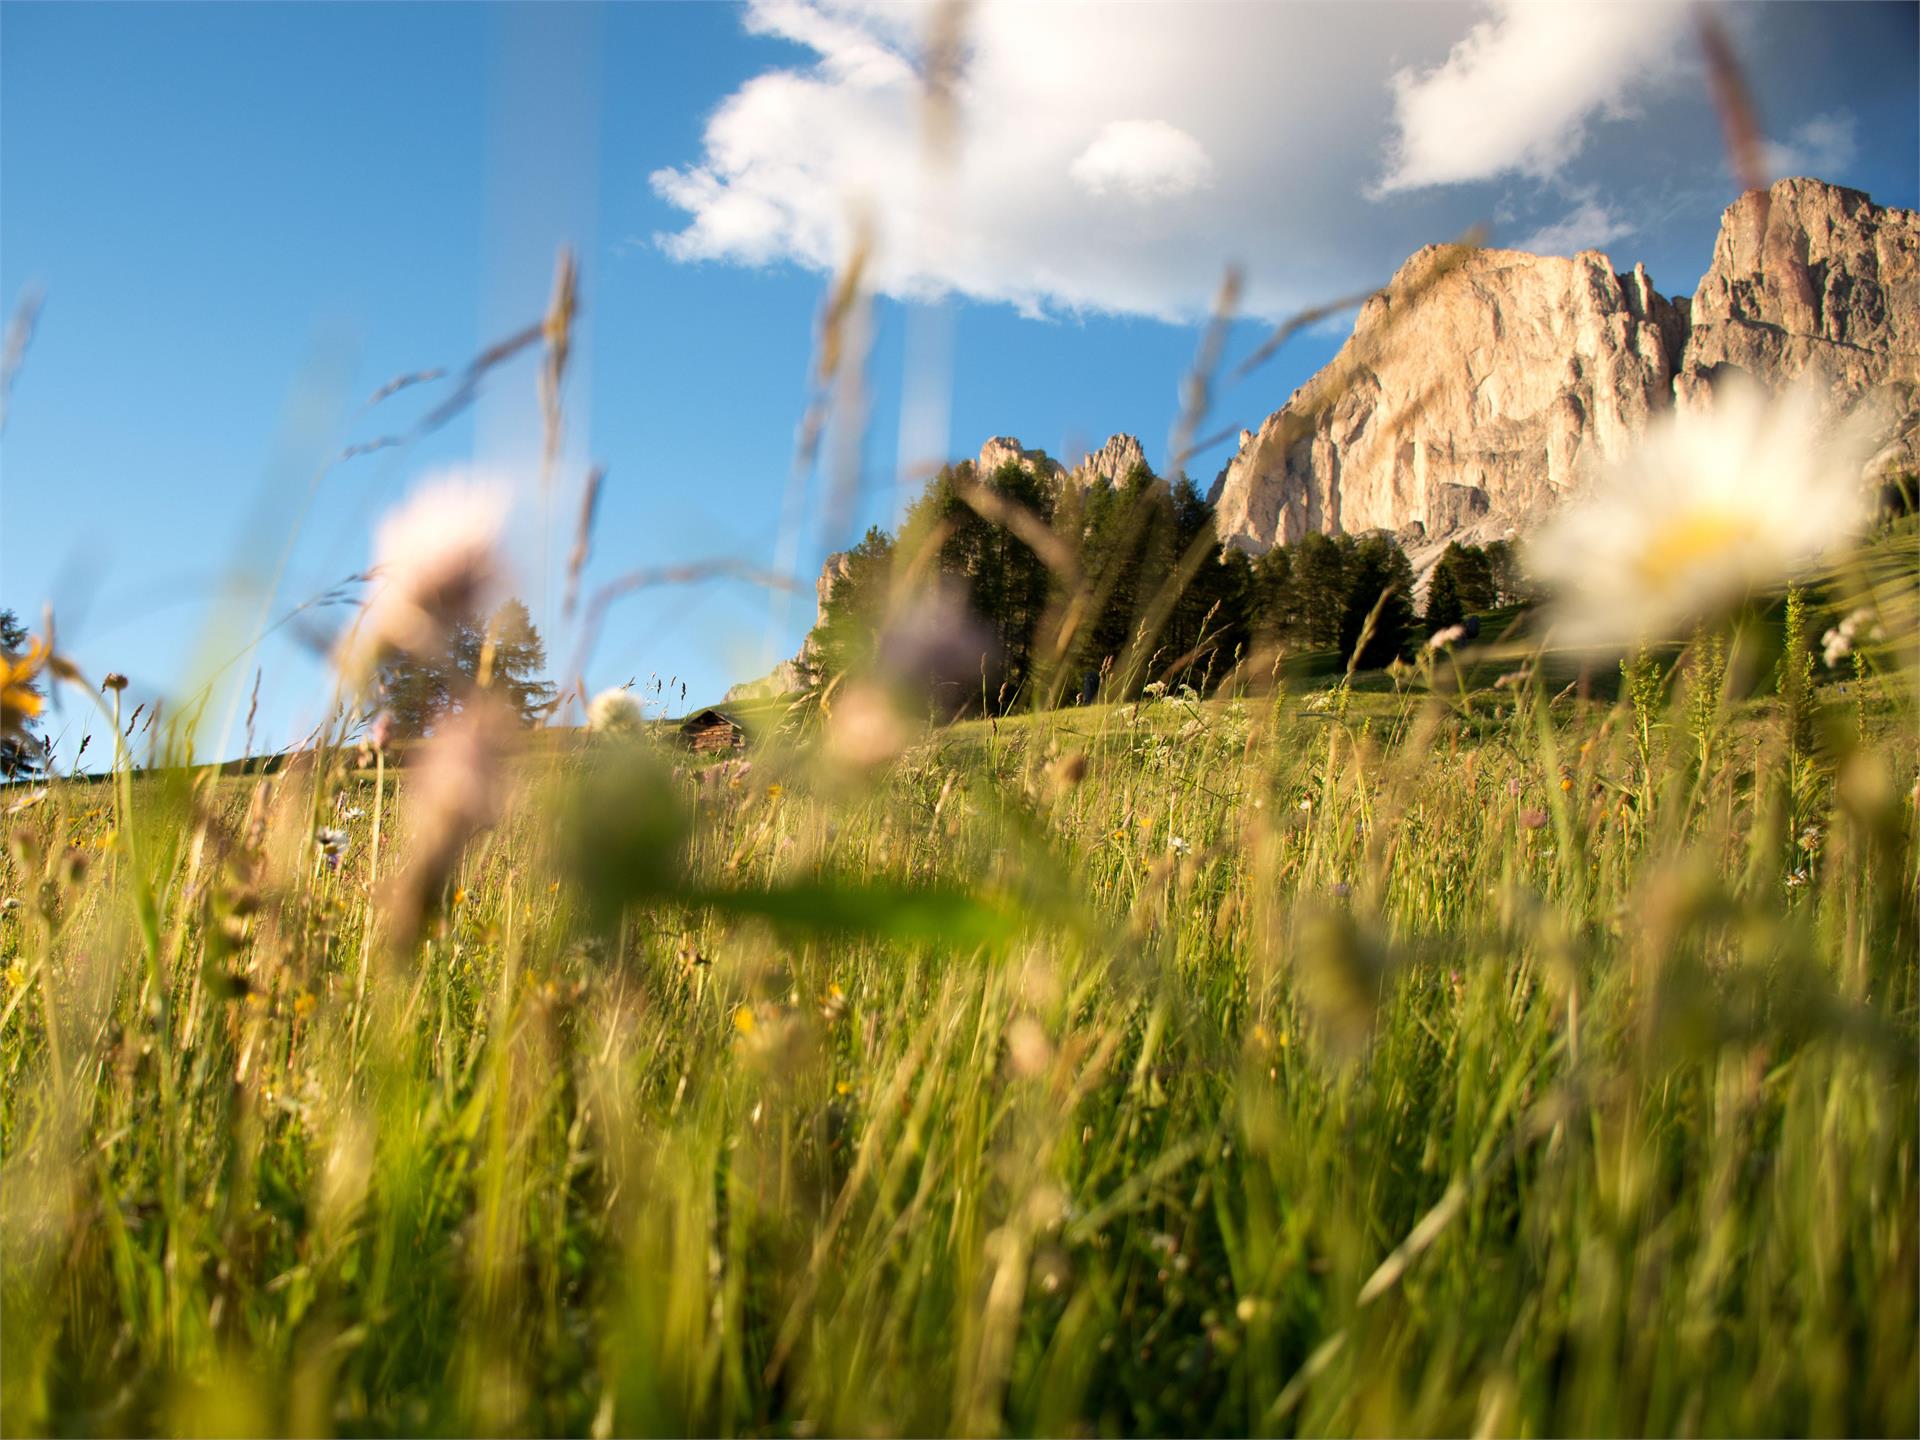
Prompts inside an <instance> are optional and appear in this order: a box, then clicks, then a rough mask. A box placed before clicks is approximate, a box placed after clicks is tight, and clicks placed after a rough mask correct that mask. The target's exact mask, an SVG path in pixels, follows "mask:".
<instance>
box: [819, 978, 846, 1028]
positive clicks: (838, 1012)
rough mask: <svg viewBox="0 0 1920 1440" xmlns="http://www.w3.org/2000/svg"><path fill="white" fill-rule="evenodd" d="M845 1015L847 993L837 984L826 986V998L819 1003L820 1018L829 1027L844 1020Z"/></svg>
mask: <svg viewBox="0 0 1920 1440" xmlns="http://www.w3.org/2000/svg"><path fill="white" fill-rule="evenodd" d="M846 1013H847V992H846V991H844V990H842V989H841V988H840V987H839V985H838V984H833V985H829V986H827V994H826V998H825V999H823V1000H822V1001H821V1002H820V1018H821V1019H822V1020H825V1021H826V1022H827V1023H828V1024H829V1025H831V1024H833V1023H834V1022H835V1021H837V1020H840V1019H843V1018H845V1016H846Z"/></svg>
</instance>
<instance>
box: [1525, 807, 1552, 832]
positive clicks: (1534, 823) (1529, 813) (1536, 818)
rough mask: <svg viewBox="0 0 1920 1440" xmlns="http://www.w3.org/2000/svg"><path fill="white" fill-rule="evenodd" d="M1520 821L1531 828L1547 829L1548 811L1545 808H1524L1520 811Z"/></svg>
mask: <svg viewBox="0 0 1920 1440" xmlns="http://www.w3.org/2000/svg"><path fill="white" fill-rule="evenodd" d="M1520 823H1521V824H1522V825H1524V826H1526V828H1527V829H1529V830H1542V829H1545V828H1546V824H1547V812H1546V811H1544V810H1522V811H1521V812H1520Z"/></svg>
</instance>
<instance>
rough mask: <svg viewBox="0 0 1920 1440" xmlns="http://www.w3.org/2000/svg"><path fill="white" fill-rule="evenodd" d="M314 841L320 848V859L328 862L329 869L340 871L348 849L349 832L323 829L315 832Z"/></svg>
mask: <svg viewBox="0 0 1920 1440" xmlns="http://www.w3.org/2000/svg"><path fill="white" fill-rule="evenodd" d="M313 840H314V843H315V844H316V845H318V846H319V847H320V858H321V859H322V860H323V861H325V862H326V867H327V869H329V870H338V869H339V868H340V860H341V857H342V856H343V855H344V854H345V853H346V849H347V832H346V831H344V830H333V829H328V828H325V827H323V828H321V829H319V830H316V831H314V833H313Z"/></svg>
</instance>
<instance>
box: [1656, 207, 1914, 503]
mask: <svg viewBox="0 0 1920 1440" xmlns="http://www.w3.org/2000/svg"><path fill="white" fill-rule="evenodd" d="M1728 366H1736V367H1738V368H1739V369H1741V370H1745V371H1747V372H1749V373H1750V374H1752V375H1755V376H1758V377H1759V378H1761V379H1762V380H1764V381H1766V382H1767V383H1769V384H1776V385H1777V384H1786V383H1790V382H1793V381H1796V380H1799V379H1801V378H1802V377H1803V376H1808V377H1810V378H1811V379H1813V380H1814V381H1815V382H1816V383H1817V384H1818V385H1819V387H1820V389H1821V390H1822V391H1823V393H1824V394H1825V395H1826V397H1827V402H1828V406H1829V410H1830V413H1831V414H1832V415H1833V416H1835V417H1836V418H1837V417H1839V416H1841V415H1845V414H1850V413H1852V412H1853V411H1855V410H1856V409H1858V408H1860V407H1862V406H1868V407H1871V408H1872V409H1873V410H1874V411H1875V412H1877V413H1876V418H1877V420H1878V422H1879V424H1880V425H1881V427H1882V431H1881V433H1882V434H1883V437H1884V438H1885V440H1886V442H1887V443H1886V446H1885V448H1884V449H1882V451H1881V452H1880V453H1879V454H1878V455H1877V456H1875V457H1874V460H1873V461H1872V462H1871V463H1870V464H1869V467H1868V469H1869V472H1870V473H1874V472H1882V473H1901V472H1911V471H1913V470H1915V469H1916V468H1920V424H1917V422H1920V214H1916V213H1915V212H1914V211H1912V210H1895V209H1888V208H1885V207H1883V206H1879V205H1875V204H1874V203H1873V201H1872V200H1871V199H1870V198H1869V197H1868V196H1866V195H1864V194H1862V193H1861V192H1860V191H1858V190H1846V189H1842V188H1841V187H1839V186H1837V185H1826V184H1822V183H1821V182H1820V181H1818V180H1782V181H1780V182H1779V183H1778V184H1776V185H1775V186H1774V187H1773V188H1772V189H1771V190H1754V191H1750V192H1749V193H1747V194H1745V195H1742V196H1741V197H1740V198H1739V199H1738V200H1736V201H1735V202H1734V203H1733V204H1732V205H1731V206H1729V207H1728V209H1727V212H1726V214H1725V216H1723V217H1722V219H1721V222H1720V236H1719V239H1717V240H1716V241H1715V242H1714V247H1713V263H1712V265H1711V266H1710V267H1709V268H1708V270H1707V273H1706V274H1705V275H1704V276H1702V277H1701V279H1700V288H1699V289H1698V290H1696V291H1695V292H1694V296H1693V336H1692V339H1690V340H1689V341H1688V343H1687V349H1686V355H1685V357H1684V360H1683V363H1682V366H1681V373H1680V375H1679V377H1678V379H1677V381H1676V385H1675V388H1676V390H1677V392H1678V394H1679V398H1680V403H1681V404H1682V405H1695V404H1701V403H1704V401H1705V399H1706V397H1707V396H1708V395H1709V394H1710V393H1711V388H1712V382H1713V378H1714V377H1715V376H1716V375H1718V374H1720V373H1722V370H1723V367H1728Z"/></svg>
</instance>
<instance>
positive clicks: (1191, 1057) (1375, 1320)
mask: <svg viewBox="0 0 1920 1440" xmlns="http://www.w3.org/2000/svg"><path fill="white" fill-rule="evenodd" d="M1442 668H1444V667H1439V668H1436V670H1435V673H1434V675H1433V677H1432V679H1433V682H1434V687H1435V688H1434V689H1431V690H1430V689H1428V688H1426V687H1425V686H1424V685H1422V686H1415V685H1413V684H1411V683H1410V684H1409V685H1408V686H1406V687H1405V688H1403V689H1399V690H1396V689H1395V688H1394V687H1393V686H1392V685H1391V684H1385V683H1384V682H1383V688H1381V689H1378V690H1376V691H1373V692H1371V693H1364V694H1357V693H1354V692H1353V691H1350V690H1345V689H1342V688H1338V687H1335V688H1332V689H1320V690H1306V689H1302V688H1298V687H1296V688H1293V689H1287V688H1284V687H1283V688H1282V689H1281V690H1279V691H1278V692H1277V693H1274V694H1271V695H1263V696H1254V695H1245V696H1241V697H1240V698H1226V699H1222V700H1218V701H1212V702H1207V703H1199V702H1196V701H1194V700H1192V699H1183V698H1182V697H1180V696H1179V695H1177V694H1176V695H1171V696H1160V697H1156V698H1152V699H1149V700H1146V701H1144V702H1142V703H1141V704H1138V705H1124V706H1113V707H1096V708H1089V709H1080V710H1068V711H1062V712H1057V713H1054V714H1049V715H1042V716H1037V717H1028V718H1022V719H1002V720H998V721H979V722H973V723H970V724H967V725H964V726H959V727H953V728H950V729H945V730H937V731H930V732H928V733H927V734H926V735H925V736H923V737H921V738H920V739H919V740H918V741H917V742H916V743H914V744H913V745H911V746H910V747H909V748H908V749H906V750H905V751H904V753H902V754H900V755H899V756H898V757H897V758H895V759H893V760H891V761H889V762H885V763H880V764H873V765H871V766H870V767H869V768H861V767H858V766H855V765H854V764H852V763H851V762H843V763H839V764H835V763H832V762H830V761H829V760H826V759H822V758H820V752H819V750H818V747H817V746H816V745H815V740H814V734H813V728H812V727H813V725H814V723H815V722H814V720H813V719H812V718H811V712H809V711H808V710H807V709H806V708H805V707H801V708H800V709H798V710H796V711H795V712H794V714H793V715H792V716H791V717H790V718H789V721H788V724H787V728H786V729H785V730H784V731H782V730H781V729H779V728H777V727H773V728H769V729H768V730H767V731H766V732H764V733H763V736H762V738H761V739H760V740H759V742H758V743H757V744H756V745H755V746H754V747H753V748H752V749H751V750H750V751H749V754H748V759H749V761H750V763H749V764H747V765H744V766H743V765H742V764H740V763H738V762H722V763H721V764H720V765H719V766H717V767H715V768H712V769H710V770H707V771H705V772H703V773H702V772H696V771H694V770H693V769H692V768H691V764H690V762H689V761H688V760H687V759H686V758H685V757H684V756H683V755H681V754H679V753H678V752H676V751H675V750H674V749H672V748H671V743H670V739H669V736H668V733H667V732H662V731H650V732H647V733H646V734H645V735H643V736H641V737H640V738H630V739H626V740H614V741H592V742H589V741H587V740H586V739H584V738H576V739H575V740H574V741H573V742H572V743H571V744H570V745H569V746H566V747H561V748H560V749H559V750H557V751H554V750H551V749H549V750H547V751H545V752H543V753H540V754H537V755H534V756H531V757H528V758H525V759H523V760H522V761H520V762H519V763H518V764H517V765H516V766H515V767H513V768H512V769H511V771H510V773H509V774H508V775H506V776H505V777H504V778H502V777H494V778H493V779H491V780H485V781H484V783H487V784H495V783H497V784H499V785H501V786H503V787H504V793H503V795H502V797H501V805H502V810H501V816H502V818H501V819H500V822H499V823H498V824H497V825H496V826H494V827H493V828H491V829H490V830H487V831H485V832H484V833H483V834H482V835H481V837H480V838H479V839H478V840H477V841H476V842H475V843H474V844H472V845H471V846H470V847H468V848H467V850H466V851H465V853H464V856H463V858H461V859H460V861H459V863H458V867H457V870H456V871H455V872H454V873H452V874H451V875H450V877H449V878H448V879H447V881H446V883H445V886H444V888H443V889H441V890H438V891H437V892H436V893H435V894H434V895H433V896H432V897H431V904H430V905H429V907H428V912H427V915H426V917H425V937H424V941H423V943H421V944H420V945H419V946H418V947H410V946H405V945H395V944H390V943H387V942H385V941H383V940H382V939H381V938H380V937H381V936H382V934H383V933H384V926H385V925H386V922H387V918H388V917H387V916H386V915H385V914H384V913H383V907H387V906H389V905H391V904H393V903H395V902H394V901H393V900H392V898H391V897H392V895H393V891H392V890H391V889H390V877H391V876H392V875H393V874H395V873H396V872H397V871H399V870H400V869H401V867H403V866H404V865H405V864H407V863H408V862H409V857H410V855H411V854H412V853H413V851H414V847H416V846H417V845H419V844H420V843H421V836H420V834H419V829H420V826H421V825H422V824H423V823H425V822H424V821H423V819H422V817H421V815H420V814H419V813H418V811H419V809H420V807H421V806H422V805H423V804H424V803H425V801H424V800H423V798H422V797H423V796H425V795H426V794H427V793H428V792H427V789H426V787H427V786H429V785H430V783H431V782H430V780H429V779H428V778H427V777H425V776H423V775H420V774H418V773H417V772H416V771H415V770H413V769H407V770H405V771H403V772H401V774H400V775H399V776H398V778H397V779H396V776H395V775H394V773H393V772H392V771H391V770H387V771H385V780H384V782H380V781H378V780H376V778H375V777H376V775H377V774H378V773H379V771H380V768H381V767H375V766H369V765H367V764H366V763H364V762H365V761H366V759H367V757H365V756H362V755H356V754H354V753H353V752H352V751H351V750H345V751H341V752H338V753H331V752H323V753H321V754H320V755H319V756H318V757H317V758H316V757H308V759H307V760H306V761H303V762H301V763H297V764H294V765H292V766H289V767H288V768H287V769H285V770H283V771H282V772H280V773H278V774H276V775H274V776H271V777H268V778H267V779H265V780H255V779H252V778H246V779H239V778H232V777H229V778H226V779H217V778H214V777H212V776H208V777H207V778H205V779H203V780H200V781H194V780H192V779H191V778H190V777H188V776H186V775H180V776H174V777H155V778H152V779H143V780H140V781H137V782H127V781H125V780H124V779H123V780H122V781H121V783H118V784H116V785H111V786H103V785H91V786H82V785H66V784H55V785H53V786H51V787H50V788H49V789H48V790H47V792H46V793H45V794H44V796H42V797H40V798H38V799H37V800H34V799H33V798H32V797H31V796H30V795H29V794H28V793H27V792H25V791H22V790H19V789H16V790H13V791H10V792H8V800H9V804H12V805H13V806H14V813H12V814H10V816H9V826H10V828H11V829H12V830H13V832H14V833H13V841H12V850H11V858H10V861H9V867H10V868H9V869H8V872H7V880H6V885H5V893H6V895H7V897H8V904H9V908H8V910H7V912H6V915H5V917H4V919H0V959H3V961H4V967H5V980H4V1020H3V1022H0V1037H3V1049H0V1140H3V1141H4V1151H5V1170H4V1190H3V1192H0V1197H3V1199H4V1205H5V1249H4V1292H3V1294H0V1302H3V1303H4V1311H5V1319H6V1323H5V1327H4V1357H3V1358H4V1392H3V1393H4V1428H5V1430H6V1432H7V1433H9V1434H23V1433H29V1432H37V1431H57V1432H89V1433H148V1432H154V1431H163V1430H164V1431H179V1432H183V1433H193V1432H205V1433H212V1432H215V1431H220V1432H226V1433H263V1432H269V1431H281V1430H285V1431H300V1432H315V1433H319V1432H325V1431H335V1432H340V1433H393V1432H398V1431H427V1432H438V1433H484V1432H493V1431H519V1432H552V1433H575V1432H591V1433H594V1434H618V1433H629V1432H670V1433H682V1432H703V1431H718V1432H729V1433H737V1432H755V1433H774V1434H831V1433H838V1434H866V1433H900V1432H911V1433H943V1432H960V1433H992V1432H996V1431H1003V1430H1005V1431H1020V1432H1030V1431H1044V1432H1051V1433H1121V1432H1167V1433H1249V1432H1258V1433H1267V1432H1279V1433H1290V1432H1299V1433H1309V1432H1340V1433H1351V1432H1370V1433H1376V1432H1416V1433H1454V1432H1461V1433H1464V1432H1468V1431H1476V1430H1482V1431H1487V1432H1494V1433H1534V1434H1540V1433H1550V1432H1565V1433H1588V1434H1592V1433H1602V1432H1618V1431H1624V1432H1641V1431H1644V1432H1654V1433H1668V1432H1673V1433H1703V1432H1713V1433H1724V1432H1748V1433H1776V1432H1798V1431H1820V1432H1830V1433H1905V1434H1911V1433H1912V1432H1913V1430H1914V1428H1915V1425H1916V1413H1915V1395H1916V1383H1917V1380H1916V1327H1915V1286H1914V1274H1915V1266H1916V1263H1917V1262H1920V1252H1917V1250H1916V1235H1917V1234H1920V1206H1917V1199H1920V1190H1917V1189H1916V1173H1915V1150H1916V1143H1917V1141H1916V1135H1917V1134H1920V1107H1917V1106H1916V1100H1915V1048H1916V987H1915V926H1914V897H1915V856H1916V851H1915V844H1914V841H1915V814H1914V794H1913V786H1914V781H1915V774H1916V771H1915V759H1916V756H1915V740H1914V735H1913V730H1912V703H1911V699H1910V697H1908V696H1907V695H1905V693H1904V691H1903V690H1901V689H1899V688H1898V687H1895V688H1891V689H1887V690H1884V691H1883V690H1882V689H1880V688H1879V687H1878V686H1877V685H1876V684H1875V683H1873V682H1868V683H1867V684H1866V685H1865V686H1864V687H1862V686H1860V685H1856V686H1854V687H1853V688H1852V690H1851V691H1843V690H1842V689H1841V688H1840V687H1836V686H1826V687H1823V689H1822V691H1821V715H1820V725H1819V730H1818V740H1817V744H1816V745H1815V746H1814V747H1813V748H1811V749H1804V748H1800V747H1796V746H1795V745H1793V744H1791V743H1790V736H1789V734H1788V730H1787V727H1786V724H1785V718H1784V717H1783V715H1782V714H1781V713H1780V707H1779V705H1778V703H1777V702H1775V701H1773V700H1771V699H1766V698H1762V699H1749V700H1746V701H1744V702H1742V703H1740V704H1738V705H1735V704H1733V703H1731V702H1726V703H1721V702H1718V701H1717V700H1716V697H1713V696H1708V697H1706V698H1705V700H1699V699H1698V698H1695V699H1694V700H1692V701H1690V700H1689V698H1688V688H1687V687H1688V680H1687V672H1685V671H1684V670H1683V671H1682V672H1681V673H1680V674H1678V675H1676V676H1674V677H1672V678H1671V679H1670V680H1669V682H1668V684H1667V687H1666V688H1665V689H1663V690H1658V692H1657V693H1656V692H1655V689H1653V688H1649V687H1643V688H1642V689H1641V690H1640V691H1639V692H1638V693H1639V694H1640V698H1641V701H1642V708H1641V709H1639V710H1636V709H1635V708H1634V705H1633V703H1632V702H1631V701H1630V700H1622V701H1620V702H1619V703H1618V704H1613V703H1610V702H1605V701H1585V702H1583V701H1581V700H1579V699H1578V698H1577V696H1575V695H1561V696H1560V697H1559V698H1558V699H1556V698H1555V696H1556V695H1557V694H1558V693H1559V690H1560V689H1561V687H1558V686H1550V685H1549V684H1547V683H1545V682H1543V681H1540V680H1538V679H1537V678H1536V679H1535V680H1534V681H1533V682H1532V683H1522V684H1518V685H1511V686H1508V687H1505V688H1499V689H1495V688H1491V687H1489V688H1484V689H1480V690H1476V691H1470V692H1467V693H1465V694H1461V693H1459V692H1458V691H1457V690H1456V691H1454V692H1451V693H1448V692H1447V690H1446V687H1445V685H1444V684H1443V683H1442V681H1443V680H1444V676H1443V674H1442V673H1441V669H1442ZM1901 684H1902V685H1903V684H1904V681H1903V682H1901ZM1754 688H1758V689H1760V690H1762V691H1764V689H1765V687H1764V686H1760V687H1754ZM676 767H678V769H677V770H676ZM473 778H474V783H476V784H480V783H483V778H482V777H473ZM22 801H24V802H26V803H21V802H22ZM336 832H338V833H336ZM14 902H18V903H14Z"/></svg>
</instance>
